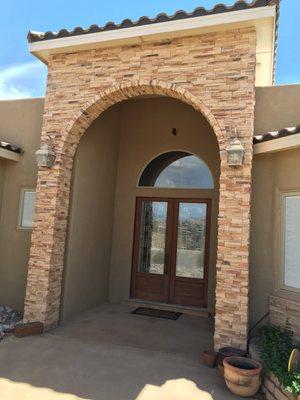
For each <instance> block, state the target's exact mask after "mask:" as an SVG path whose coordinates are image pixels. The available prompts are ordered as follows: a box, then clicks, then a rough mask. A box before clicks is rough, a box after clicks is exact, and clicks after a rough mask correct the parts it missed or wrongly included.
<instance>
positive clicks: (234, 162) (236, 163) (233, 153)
mask: <svg viewBox="0 0 300 400" xmlns="http://www.w3.org/2000/svg"><path fill="white" fill-rule="evenodd" d="M235 135H236V136H235V138H234V139H232V140H231V141H230V143H229V146H228V147H227V149H226V151H227V162H228V165H229V166H230V167H241V166H242V165H243V163H244V156H245V149H244V146H243V145H242V143H241V141H240V140H239V139H238V137H237V133H236V131H235Z"/></svg>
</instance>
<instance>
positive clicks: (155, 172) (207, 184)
mask: <svg viewBox="0 0 300 400" xmlns="http://www.w3.org/2000/svg"><path fill="white" fill-rule="evenodd" d="M139 187H155V188H174V189H213V188H214V181H213V177H212V173H211V171H210V169H209V168H208V166H207V165H206V163H205V162H204V161H203V160H201V158H199V157H197V156H195V155H193V154H191V153H187V152H184V151H171V152H168V153H164V154H161V155H160V156H158V157H156V158H155V159H154V160H152V161H151V162H150V163H149V164H148V165H147V166H146V168H145V169H144V170H143V172H142V174H141V177H140V180H139Z"/></svg>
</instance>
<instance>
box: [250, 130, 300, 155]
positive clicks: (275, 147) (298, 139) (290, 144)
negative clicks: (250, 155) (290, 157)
mask: <svg viewBox="0 0 300 400" xmlns="http://www.w3.org/2000/svg"><path fill="white" fill-rule="evenodd" d="M297 147H300V133H297V134H296V135H291V136H286V137H283V138H278V139H273V140H268V141H267V142H262V143H256V144H255V145H254V147H253V152H254V154H263V153H274V152H277V151H283V150H290V149H295V148H297Z"/></svg>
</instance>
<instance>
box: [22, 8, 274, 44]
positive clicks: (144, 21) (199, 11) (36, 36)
mask: <svg viewBox="0 0 300 400" xmlns="http://www.w3.org/2000/svg"><path fill="white" fill-rule="evenodd" d="M279 3H280V0H254V1H252V2H251V3H249V2H247V1H244V0H238V1H237V2H236V3H235V4H233V5H232V6H226V5H225V4H217V5H216V6H214V7H213V8H212V9H211V10H207V9H205V8H203V7H198V8H196V9H195V10H194V11H193V12H191V13H187V12H186V11H183V10H179V11H177V12H176V13H175V14H174V15H167V14H165V13H161V14H158V15H157V16H156V17H155V18H149V17H141V18H139V19H138V20H137V21H132V20H131V19H125V20H123V21H122V22H121V23H120V24H116V23H115V22H108V23H107V24H106V25H104V26H99V25H91V26H90V27H88V28H86V29H84V28H82V27H76V28H74V29H73V30H70V31H69V30H67V29H61V30H60V31H58V32H51V31H48V32H44V33H43V32H33V31H30V32H29V33H28V36H27V38H28V41H29V42H30V43H33V42H40V41H44V40H50V39H59V38H65V37H70V36H79V35H86V34H89V33H98V32H105V31H111V30H116V29H123V28H132V27H136V26H143V25H151V24H157V23H161V22H169V21H177V20H181V19H189V18H196V17H201V16H207V15H212V14H222V13H226V12H230V11H240V10H247V9H250V8H259V7H266V6H271V5H277V6H279ZM278 8H279V7H278Z"/></svg>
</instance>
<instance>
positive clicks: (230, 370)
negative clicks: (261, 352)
mask: <svg viewBox="0 0 300 400" xmlns="http://www.w3.org/2000/svg"><path fill="white" fill-rule="evenodd" d="M223 365H224V378H225V382H226V385H227V387H228V389H229V390H230V391H231V392H232V393H233V394H235V395H237V396H240V397H252V396H254V395H255V394H256V393H257V392H258V390H259V388H260V385H261V372H262V369H263V368H262V365H261V363H259V362H258V361H255V360H252V359H250V358H246V357H228V358H225V359H224V361H223Z"/></svg>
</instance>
